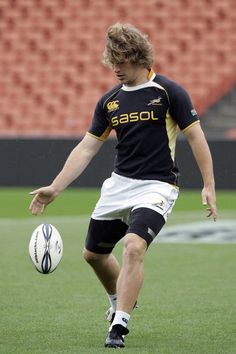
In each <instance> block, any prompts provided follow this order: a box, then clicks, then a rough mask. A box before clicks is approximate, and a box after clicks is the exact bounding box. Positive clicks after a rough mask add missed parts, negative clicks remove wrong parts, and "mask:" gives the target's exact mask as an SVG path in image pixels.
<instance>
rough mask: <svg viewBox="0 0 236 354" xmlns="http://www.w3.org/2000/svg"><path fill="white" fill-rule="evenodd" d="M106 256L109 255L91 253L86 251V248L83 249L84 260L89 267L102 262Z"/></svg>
mask: <svg viewBox="0 0 236 354" xmlns="http://www.w3.org/2000/svg"><path fill="white" fill-rule="evenodd" d="M108 256H109V255H105V254H99V253H94V252H91V251H89V250H87V249H86V248H84V250H83V257H84V259H85V260H86V262H87V263H89V264H91V265H92V264H95V263H98V262H102V261H103V260H104V259H106V258H107V257H108Z"/></svg>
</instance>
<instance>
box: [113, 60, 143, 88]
mask: <svg viewBox="0 0 236 354" xmlns="http://www.w3.org/2000/svg"><path fill="white" fill-rule="evenodd" d="M112 69H113V71H114V73H115V75H116V77H117V79H118V80H119V81H120V82H121V83H122V84H125V85H127V86H135V85H136V84H137V78H138V77H139V74H140V69H141V68H140V67H138V66H137V65H134V64H131V63H122V64H114V65H113V66H112Z"/></svg>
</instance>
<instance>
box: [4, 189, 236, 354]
mask: <svg viewBox="0 0 236 354" xmlns="http://www.w3.org/2000/svg"><path fill="white" fill-rule="evenodd" d="M30 190H31V189H20V190H18V189H10V190H8V189H1V190H0V200H1V208H2V209H1V210H0V230H1V231H0V239H1V248H0V269H1V271H0V284H1V291H0V304H1V305H0V306H1V316H0V325H1V328H0V353H1V354H25V353H30V354H54V353H55V354H60V353H68V354H77V353H81V354H86V353H88V354H96V353H101V354H104V353H106V352H110V351H111V350H109V349H107V350H106V349H105V348H104V347H103V343H104V339H105V336H106V332H107V328H108V326H107V323H106V321H105V320H104V314H105V311H106V309H107V307H108V300H107V298H106V294H105V291H104V290H103V288H102V287H101V286H100V284H99V283H98V281H97V280H96V278H95V275H94V273H93V272H92V270H91V269H90V268H89V267H88V265H87V264H86V263H85V262H84V261H83V259H82V256H81V253H82V249H83V244H84V237H85V235H86V230H87V225H88V220H89V216H88V214H89V213H90V212H91V210H92V209H93V206H94V204H95V202H96V200H97V197H98V195H99V191H98V190H84V189H80V190H75V189H69V190H68V191H66V192H65V193H63V194H62V195H61V196H60V197H59V198H58V200H57V201H55V202H54V204H52V205H51V206H49V207H48V209H47V212H46V215H44V216H40V217H32V216H30V213H29V212H28V210H27V208H28V204H29V202H30V200H31V197H30V196H28V193H29V191H30ZM235 201H236V195H235V193H232V192H220V194H219V195H218V204H219V205H220V206H221V209H222V214H223V215H224V216H226V217H228V215H230V216H231V218H234V219H235V217H234V215H235V205H236V203H235ZM5 207H6V209H5ZM75 208H77V209H76V210H75ZM193 211H194V213H193ZM195 211H196V212H195ZM76 214H77V215H78V216H76ZM194 214H196V215H198V217H199V218H200V217H201V218H202V217H203V218H204V215H205V212H204V209H202V207H201V203H200V195H199V192H197V191H196V192H195V191H194V192H189V191H185V192H183V193H182V195H181V197H180V199H179V201H178V203H177V204H176V208H175V210H174V212H173V219H174V222H182V220H183V218H182V217H183V215H184V216H185V217H186V219H187V220H188V222H189V221H191V217H192V215H194ZM63 215H64V216H63ZM179 215H181V218H182V219H181V218H179ZM203 220H204V219H203ZM41 222H51V223H53V224H55V225H56V226H57V228H58V229H59V230H60V233H61V235H62V238H63V242H64V255H63V259H62V262H61V264H60V265H59V267H58V269H57V270H56V271H55V272H54V273H52V274H49V275H41V274H39V273H38V272H37V271H36V270H35V269H34V268H33V266H32V264H31V262H30V260H29V256H28V243H29V239H30V235H31V233H32V230H33V229H34V228H35V227H36V226H37V225H38V224H39V223H41ZM121 252H122V245H121V244H118V245H117V247H116V250H115V254H116V255H117V257H118V259H119V260H121ZM235 254H236V244H222V245H217V244H164V243H162V244H159V245H157V244H153V245H152V246H151V247H150V249H149V252H148V253H147V256H146V259H145V281H144V285H143V288H142V291H141V294H140V297H139V305H140V307H139V308H138V309H136V310H135V311H134V312H133V315H132V317H131V320H130V323H129V329H130V334H129V336H127V339H126V348H125V349H124V352H125V353H127V354H133V353H135V354H143V353H145V354H153V353H159V354H185V353H186V354H191V353H193V354H233V353H236V336H235V333H236V304H235V298H236V282H235V272H236V267H235Z"/></svg>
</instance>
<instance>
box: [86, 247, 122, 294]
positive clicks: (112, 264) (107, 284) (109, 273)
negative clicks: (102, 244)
mask: <svg viewBox="0 0 236 354" xmlns="http://www.w3.org/2000/svg"><path fill="white" fill-rule="evenodd" d="M83 256H84V259H85V260H86V261H87V262H88V263H89V265H90V266H91V267H92V268H93V270H94V272H95V273H96V275H97V277H98V279H99V280H100V281H101V283H102V284H103V286H104V288H105V289H106V291H107V293H108V294H116V283H117V278H118V276H119V273H120V265H119V263H118V261H117V259H116V258H115V256H114V255H113V254H112V253H109V254H98V253H94V252H91V251H88V250H87V249H86V248H85V249H84V252H83Z"/></svg>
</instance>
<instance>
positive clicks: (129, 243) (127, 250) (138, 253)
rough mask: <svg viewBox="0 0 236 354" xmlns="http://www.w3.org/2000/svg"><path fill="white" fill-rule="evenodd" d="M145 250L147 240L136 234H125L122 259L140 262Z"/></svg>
mask: <svg viewBox="0 0 236 354" xmlns="http://www.w3.org/2000/svg"><path fill="white" fill-rule="evenodd" d="M146 250H147V242H146V241H145V240H144V239H143V238H141V237H139V236H138V235H136V234H131V233H130V234H127V235H126V236H125V239H124V251H123V257H124V260H126V261H130V262H136V261H138V262H142V261H143V258H144V255H145V253H146Z"/></svg>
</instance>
